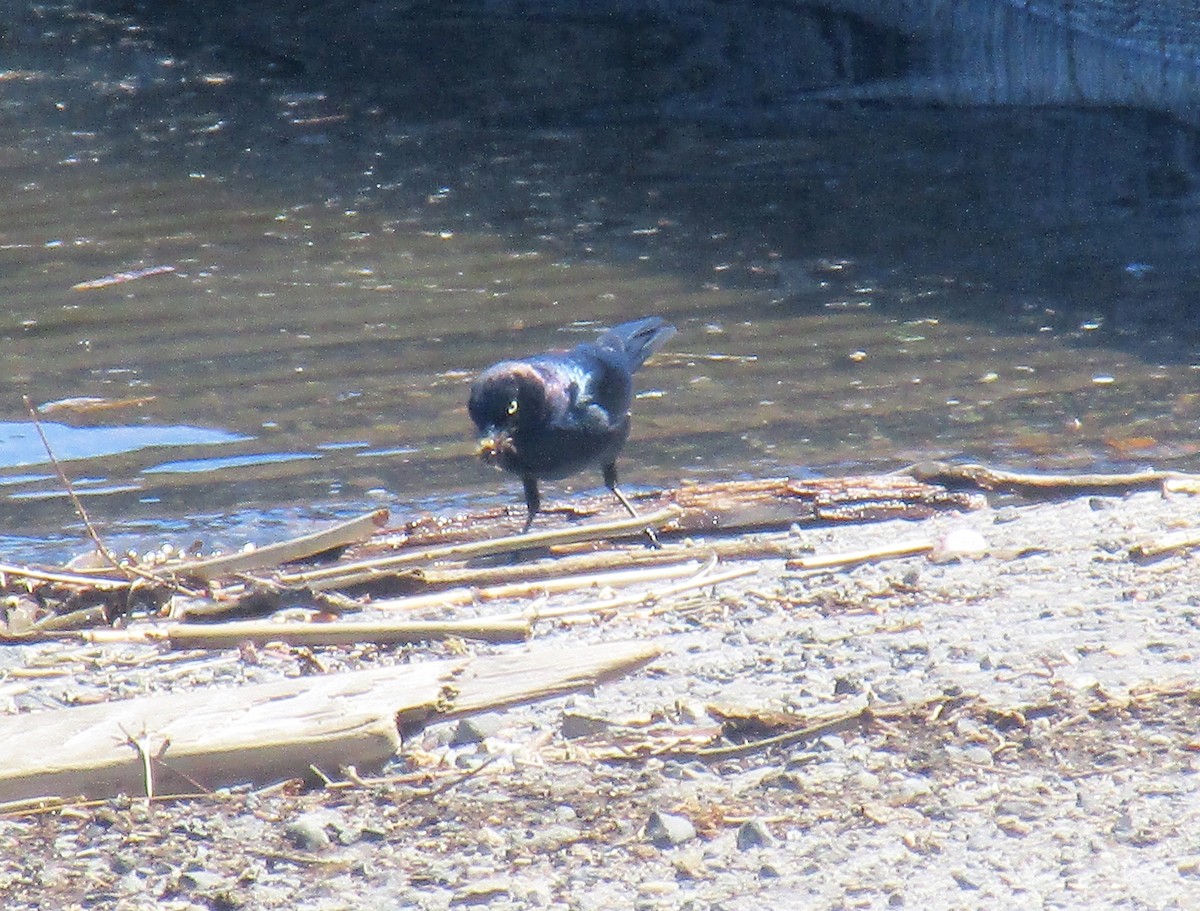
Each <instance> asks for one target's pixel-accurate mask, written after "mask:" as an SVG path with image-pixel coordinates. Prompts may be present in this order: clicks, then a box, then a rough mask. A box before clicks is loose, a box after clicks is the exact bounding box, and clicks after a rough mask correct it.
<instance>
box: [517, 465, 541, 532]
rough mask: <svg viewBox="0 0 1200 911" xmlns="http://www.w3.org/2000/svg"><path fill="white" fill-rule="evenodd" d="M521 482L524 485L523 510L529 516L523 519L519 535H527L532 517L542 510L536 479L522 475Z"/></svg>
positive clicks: (528, 475) (529, 475)
mask: <svg viewBox="0 0 1200 911" xmlns="http://www.w3.org/2000/svg"><path fill="white" fill-rule="evenodd" d="M521 481H522V482H523V483H524V484H525V508H526V509H528V510H529V515H528V516H527V517H526V519H525V527H524V528H522V529H521V534H523V535H524V534H528V533H529V526H531V525H532V524H533V517H534V516H536V515H537V514H538V510H539V509H541V508H542V495H541V493H540V492H539V491H538V482H537V478H535V477H534V476H533V475H531V474H527V475H522V476H521Z"/></svg>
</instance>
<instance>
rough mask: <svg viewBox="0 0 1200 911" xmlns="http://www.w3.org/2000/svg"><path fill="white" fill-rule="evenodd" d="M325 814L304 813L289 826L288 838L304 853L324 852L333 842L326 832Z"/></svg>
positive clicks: (287, 830)
mask: <svg viewBox="0 0 1200 911" xmlns="http://www.w3.org/2000/svg"><path fill="white" fill-rule="evenodd" d="M326 821H327V817H326V816H325V814H324V813H303V814H301V815H300V816H297V817H296V818H295V819H293V820H292V821H291V822H289V823H288V824H287V828H286V829H285V830H284V832H285V834H286V835H287V837H288V838H289V839H290V840H291V842H292V844H294V845H295V846H296V847H297V848H300V849H301V850H303V851H324V850H325V849H326V848H328V847H329V846H330V845H331V844H332V842H331V841H330V838H329V833H328V832H326V831H325V823H326Z"/></svg>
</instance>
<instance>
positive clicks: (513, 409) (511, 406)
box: [508, 399, 517, 415]
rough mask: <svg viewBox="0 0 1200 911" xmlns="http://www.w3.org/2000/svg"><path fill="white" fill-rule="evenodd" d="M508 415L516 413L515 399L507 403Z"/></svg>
mask: <svg viewBox="0 0 1200 911" xmlns="http://www.w3.org/2000/svg"><path fill="white" fill-rule="evenodd" d="M508 413H509V414H510V415H513V414H516V413H517V400H516V399H513V400H512V401H511V402H509V403H508Z"/></svg>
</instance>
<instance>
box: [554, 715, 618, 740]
mask: <svg viewBox="0 0 1200 911" xmlns="http://www.w3.org/2000/svg"><path fill="white" fill-rule="evenodd" d="M611 726H612V725H611V724H610V723H609V722H608V721H607V720H605V719H604V718H593V717H592V716H590V715H578V714H576V713H574V712H568V713H565V714H564V715H563V719H562V735H563V737H565V738H567V740H575V739H578V738H580V737H594V736H595V735H596V734H603V733H604V732H605V731H607V730H608V729H609V728H610V727H611Z"/></svg>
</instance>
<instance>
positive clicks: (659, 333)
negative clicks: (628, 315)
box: [596, 316, 675, 370]
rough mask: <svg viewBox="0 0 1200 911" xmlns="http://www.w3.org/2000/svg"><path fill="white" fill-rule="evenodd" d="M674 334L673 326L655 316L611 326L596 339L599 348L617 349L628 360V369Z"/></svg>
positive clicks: (639, 364)
mask: <svg viewBox="0 0 1200 911" xmlns="http://www.w3.org/2000/svg"><path fill="white" fill-rule="evenodd" d="M674 334H675V327H674V326H672V325H671V324H670V323H668V322H667V321H666V320H664V319H661V318H659V317H657V316H648V317H646V318H645V319H635V320H633V321H632V322H628V323H621V325H619V326H613V327H612V328H611V329H609V330H608V331H607V332H605V333H604V334H603V335H601V336H600V338H598V339H596V344H597V345H599V346H600V347H601V348H608V349H609V350H611V351H618V352H620V353H621V354H623V355H624V356H625V358H626V359H627V360H628V362H629V369H630V370H637V368H638V367H640V366H642V363H643V362H644V361H645V360H646V358H648V357H649V356H650V355H652V354H653V353H654V352H655V351H657V350H658V349H659V348H661V347H662V346H663V345H665V344H666V343H667V339H669V338H670V337H671V336H672V335H674Z"/></svg>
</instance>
